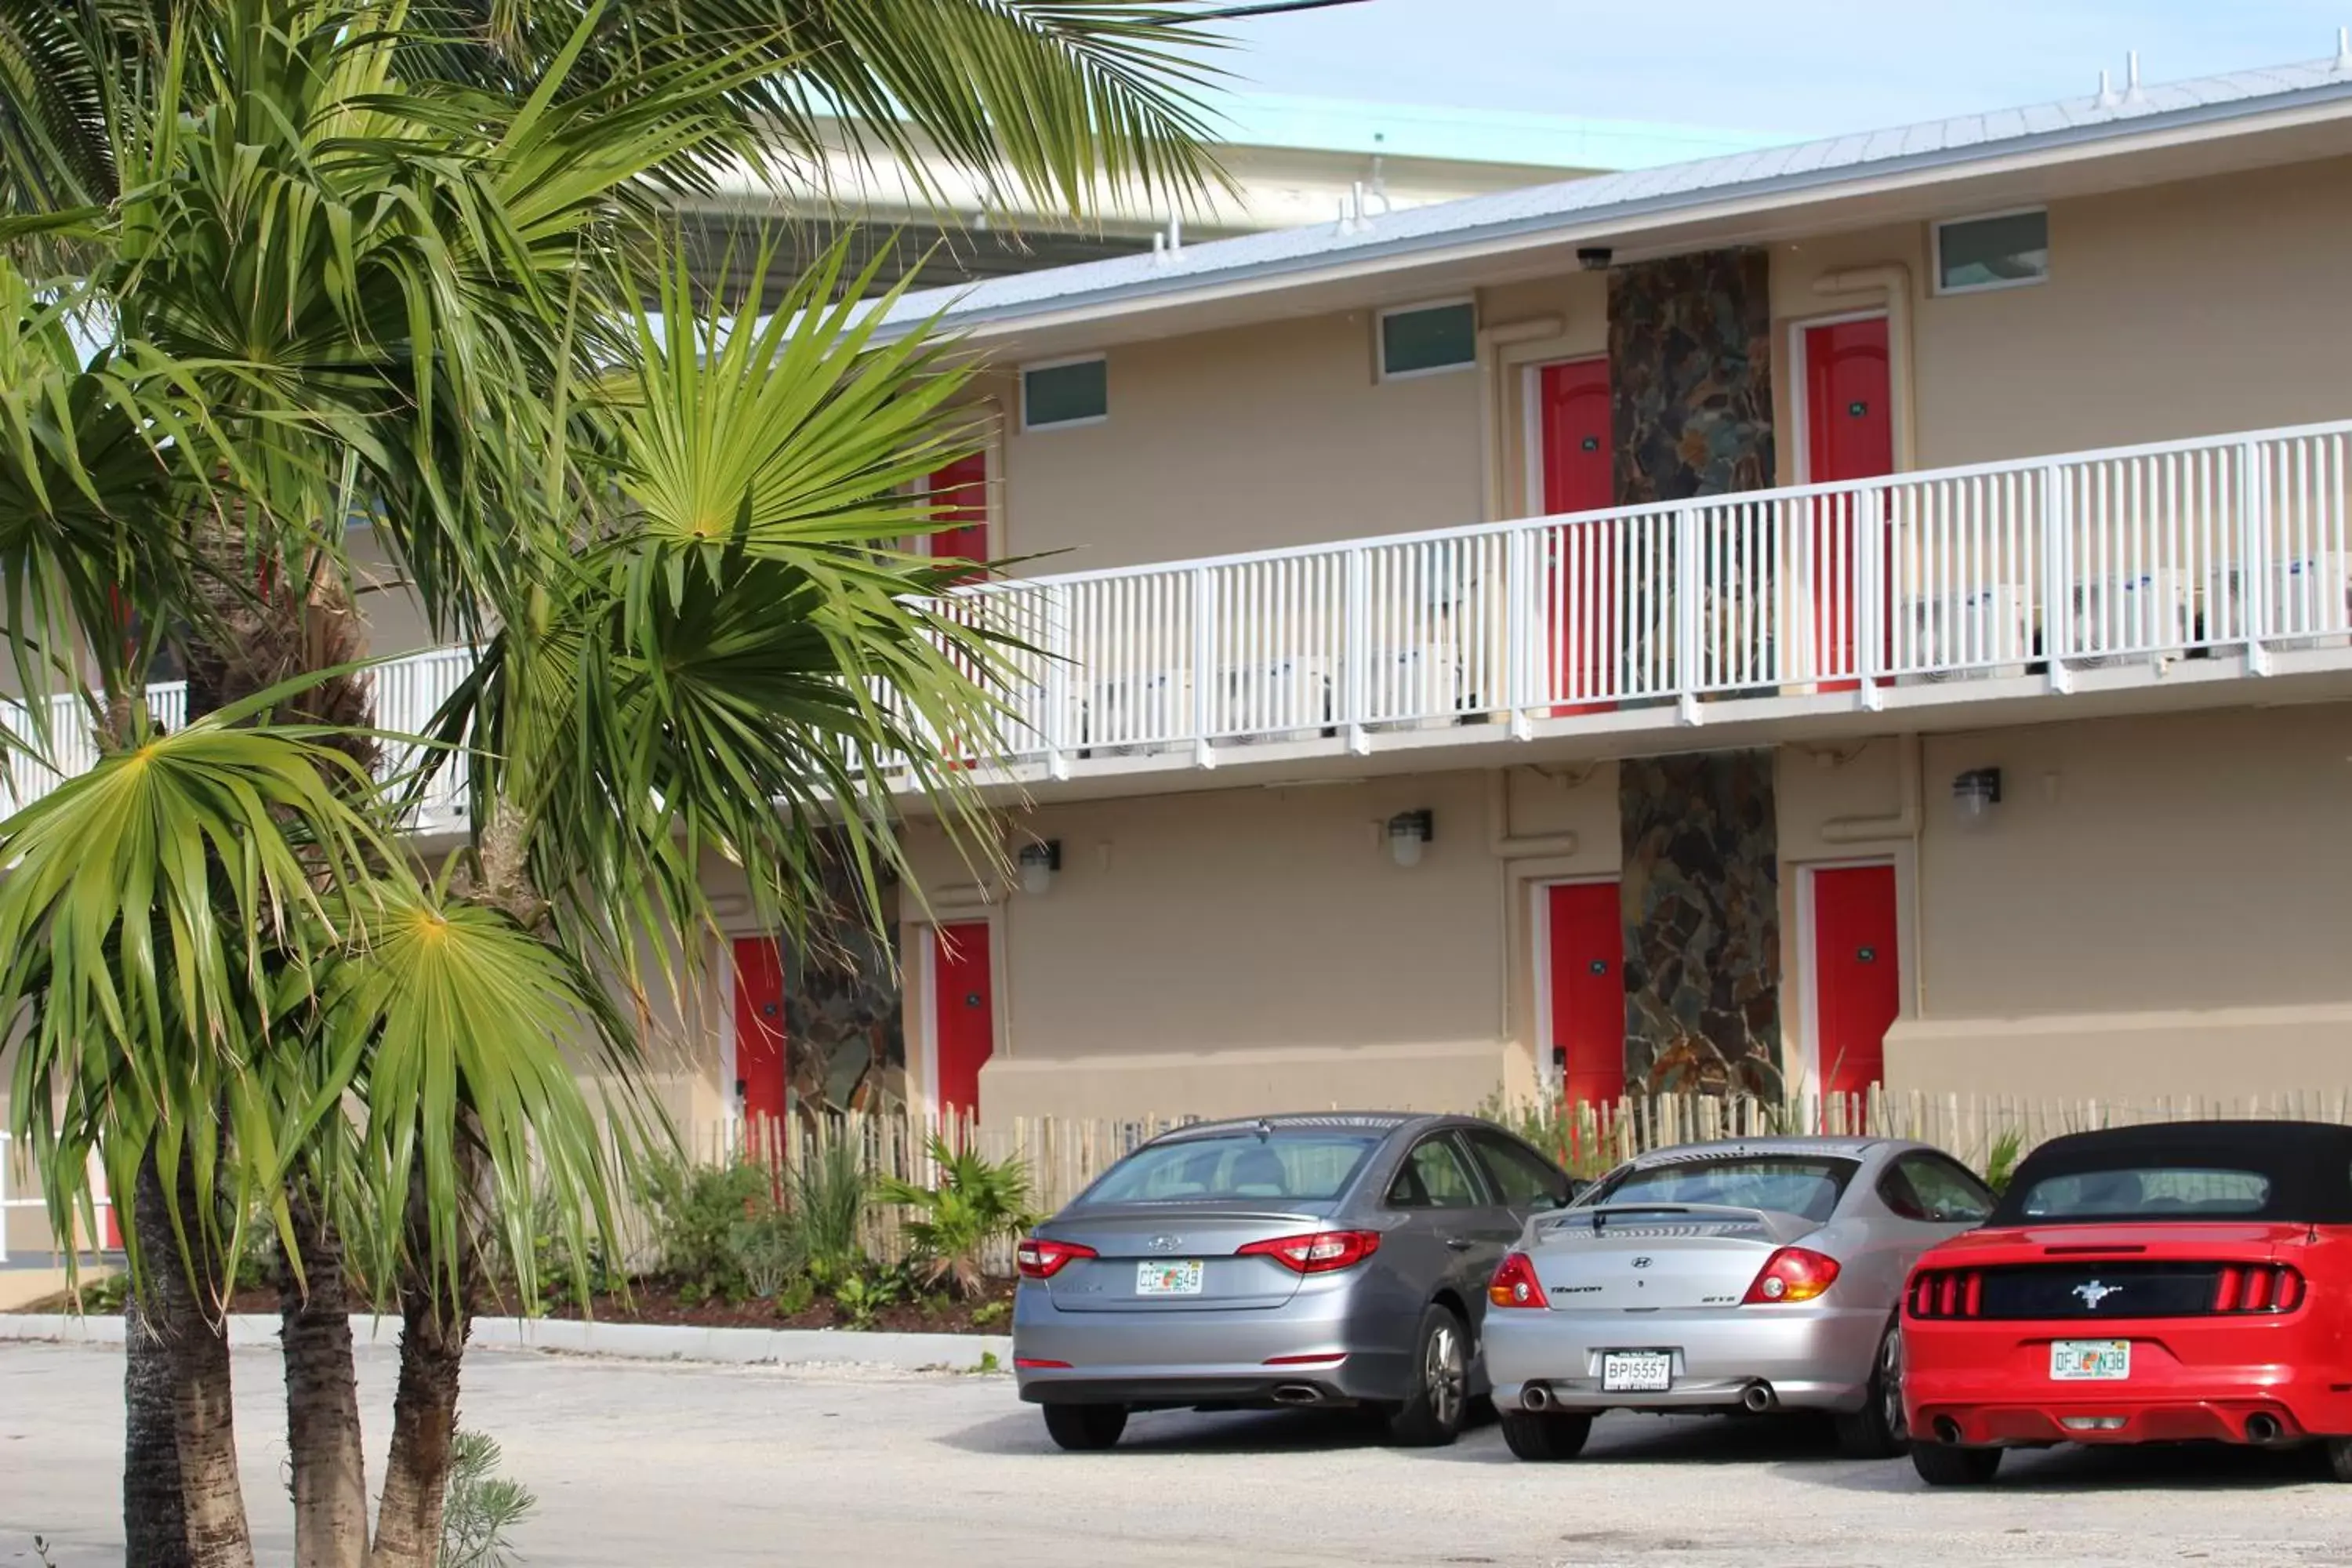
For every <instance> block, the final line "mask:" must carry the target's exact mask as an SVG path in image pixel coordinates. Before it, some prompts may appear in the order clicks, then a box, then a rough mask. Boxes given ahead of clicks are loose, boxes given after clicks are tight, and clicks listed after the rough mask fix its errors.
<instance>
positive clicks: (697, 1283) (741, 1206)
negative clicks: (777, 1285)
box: [642, 1160, 774, 1301]
mask: <svg viewBox="0 0 2352 1568" xmlns="http://www.w3.org/2000/svg"><path fill="white" fill-rule="evenodd" d="M642 1191H643V1195H644V1198H645V1201H646V1205H647V1206H648V1207H649V1208H651V1209H652V1211H653V1220H654V1246H655V1249H656V1252H657V1254H658V1255H659V1258H660V1268H661V1271H662V1273H664V1274H665V1275H667V1276H668V1277H669V1278H670V1279H672V1280H673V1281H674V1282H675V1283H676V1284H677V1289H678V1294H679V1296H680V1297H681V1298H683V1299H685V1300H690V1301H695V1300H708V1299H709V1298H711V1297H714V1296H716V1297H724V1298H726V1299H727V1300H740V1299H741V1298H742V1296H743V1293H744V1291H745V1290H746V1289H748V1286H747V1284H746V1282H745V1280H744V1278H743V1270H742V1266H741V1264H740V1262H739V1261H738V1259H737V1258H736V1254H735V1247H734V1240H735V1229H736V1226H739V1225H740V1224H741V1223H742V1222H743V1221H744V1220H745V1219H747V1218H750V1217H752V1216H754V1215H758V1214H760V1213H761V1212H762V1211H763V1210H764V1209H767V1208H769V1207H772V1205H773V1204H774V1195H773V1193H774V1189H773V1185H772V1183H771V1181H770V1179H769V1176H768V1173H767V1170H766V1168H765V1167H763V1166H761V1165H756V1164H751V1163H742V1162H736V1163H728V1164H721V1165H699V1164H694V1163H688V1162H687V1161H683V1160H665V1161H661V1162H659V1163H656V1164H655V1165H653V1166H652V1167H651V1168H650V1169H648V1171H647V1172H646V1176H645V1178H644V1182H643V1186H642Z"/></svg>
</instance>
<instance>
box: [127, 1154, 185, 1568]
mask: <svg viewBox="0 0 2352 1568" xmlns="http://www.w3.org/2000/svg"><path fill="white" fill-rule="evenodd" d="M130 1219H131V1231H132V1233H133V1234H134V1235H135V1236H137V1237H142V1238H146V1237H168V1236H170V1235H171V1233H172V1226H171V1220H170V1218H169V1216H168V1215H166V1214H165V1213H164V1209H163V1183H162V1181H160V1180H159V1179H158V1178H157V1177H156V1174H155V1158H154V1156H153V1155H152V1153H151V1154H150V1155H149V1156H148V1157H147V1158H146V1159H145V1160H144V1161H142V1162H141V1163H140V1166H139V1182H138V1185H137V1186H136V1187H135V1188H133V1189H132V1192H131V1215H130ZM145 1245H146V1248H147V1250H146V1255H145V1256H146V1260H147V1263H146V1266H147V1268H149V1269H151V1270H152V1269H154V1268H157V1267H159V1265H166V1264H168V1262H169V1249H168V1247H166V1245H165V1244H164V1243H163V1242H160V1241H147V1242H146V1243H145ZM172 1328H173V1325H172V1322H171V1320H170V1318H169V1316H168V1314H167V1313H166V1312H165V1310H164V1309H163V1302H162V1300H160V1299H159V1298H158V1297H157V1296H156V1295H155V1294H154V1291H153V1289H152V1280H151V1281H150V1288H149V1289H148V1290H146V1291H144V1292H142V1291H138V1290H134V1291H132V1292H131V1295H130V1297H129V1299H128V1300H125V1301H124V1302H123V1303H122V1339H123V1356H122V1542H123V1561H124V1562H126V1563H140V1564H142V1568H188V1518H187V1514H186V1512H185V1511H184V1510H183V1509H182V1508H181V1507H180V1436H179V1431H178V1428H177V1424H176V1422H175V1420H174V1417H173V1398H172V1341H171V1333H172Z"/></svg>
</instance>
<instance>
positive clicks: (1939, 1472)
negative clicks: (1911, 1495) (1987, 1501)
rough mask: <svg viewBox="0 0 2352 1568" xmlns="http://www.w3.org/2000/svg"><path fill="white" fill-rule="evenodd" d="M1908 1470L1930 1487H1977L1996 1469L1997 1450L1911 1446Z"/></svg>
mask: <svg viewBox="0 0 2352 1568" xmlns="http://www.w3.org/2000/svg"><path fill="white" fill-rule="evenodd" d="M1911 1468H1913V1469H1915V1470H1916V1471H1918V1472H1919V1479H1921V1480H1923V1481H1925V1482H1927V1484H1928V1485H1929V1486H1931V1487H1980V1486H1982V1485H1984V1484H1985V1483H1986V1482H1987V1481H1989V1480H1990V1479H1992V1478H1993V1476H1994V1474H1995V1473H1996V1472H1997V1471H1999V1470H2000V1449H1999V1448H1956V1447H1953V1446H1952V1445H1951V1444H1949V1443H1914V1444H1912V1445H1911Z"/></svg>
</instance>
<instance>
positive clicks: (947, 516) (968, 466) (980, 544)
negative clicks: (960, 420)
mask: <svg viewBox="0 0 2352 1568" xmlns="http://www.w3.org/2000/svg"><path fill="white" fill-rule="evenodd" d="M930 484H931V503H932V505H933V506H934V507H935V508H936V509H937V516H938V519H939V521H941V522H947V523H952V524H954V526H953V527H951V528H947V529H943V530H941V531H940V532H938V533H934V534H932V535H931V536H930V540H931V551H930V552H931V554H932V555H933V556H934V557H937V558H938V559H940V560H950V559H952V560H957V561H980V562H984V561H986V560H987V559H988V454H987V453H985V452H974V453H972V454H971V456H970V457H968V458H957V459H956V460H955V461H954V462H952V463H950V464H949V465H948V466H947V467H946V468H941V469H940V471H939V472H938V473H936V474H933V475H932V476H931V481H930Z"/></svg>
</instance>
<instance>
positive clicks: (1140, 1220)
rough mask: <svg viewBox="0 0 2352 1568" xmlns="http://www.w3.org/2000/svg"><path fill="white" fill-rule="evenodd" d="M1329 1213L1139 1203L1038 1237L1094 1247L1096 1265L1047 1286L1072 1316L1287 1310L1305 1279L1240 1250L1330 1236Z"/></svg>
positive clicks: (1077, 1216) (1078, 1214) (1086, 1216)
mask: <svg viewBox="0 0 2352 1568" xmlns="http://www.w3.org/2000/svg"><path fill="white" fill-rule="evenodd" d="M1328 1209H1329V1205H1316V1204H1297V1203H1289V1202H1286V1203H1284V1204H1282V1205H1267V1206H1265V1207H1263V1208H1260V1207H1255V1206H1246V1205H1222V1206H1219V1207H1216V1208H1191V1207H1181V1208H1180V1207H1175V1206H1171V1205H1165V1204H1136V1205H1111V1206H1104V1207H1099V1208H1094V1209H1078V1210H1069V1211H1065V1212H1064V1213H1063V1214H1062V1215H1060V1216H1059V1217H1057V1218H1055V1220H1054V1222H1053V1223H1052V1224H1050V1225H1046V1226H1040V1227H1039V1228H1038V1232H1037V1234H1038V1235H1040V1236H1043V1237H1048V1238H1050V1239H1052V1240H1055V1241H1071V1242H1076V1243H1078V1244H1079V1245H1081V1246H1084V1247H1092V1248H1094V1250H1095V1253H1096V1256H1095V1257H1092V1258H1074V1259H1072V1260H1071V1261H1070V1262H1069V1263H1068V1264H1066V1265H1065V1266H1064V1267H1063V1268H1062V1269H1061V1271H1060V1272H1059V1273H1057V1274H1055V1276H1054V1277H1053V1278H1052V1279H1048V1280H1046V1281H1045V1289H1046V1292H1047V1294H1048V1296H1049V1297H1050V1299H1051V1300H1052V1301H1053V1303H1054V1305H1055V1307H1056V1308H1057V1309H1059V1310H1062V1311H1065V1312H1213V1311H1232V1310H1241V1309H1244V1308H1253V1307H1255V1308H1265V1307H1279V1306H1281V1305H1282V1304H1283V1303H1284V1302H1286V1301H1287V1300H1290V1299H1291V1297H1292V1296H1293V1295H1295V1294H1297V1290H1298V1286H1299V1281H1300V1279H1301V1278H1302V1277H1301V1276H1300V1275H1298V1274H1297V1273H1295V1272H1293V1271H1292V1270H1291V1269H1289V1268H1286V1267H1285V1266H1283V1265H1282V1264H1280V1263H1277V1262H1276V1261H1275V1260H1274V1259H1273V1258H1264V1257H1255V1256H1252V1257H1242V1256H1239V1254H1240V1252H1241V1249H1242V1248H1243V1247H1246V1246H1248V1245H1249V1244H1250V1243H1252V1242H1257V1241H1273V1240H1276V1239H1278V1238H1280V1237H1289V1236H1303V1235H1307V1234H1309V1233H1311V1232H1314V1231H1318V1230H1323V1229H1327V1228H1328ZM1196 1270H1197V1272H1196ZM1187 1287H1190V1288H1189V1289H1188V1288H1187Z"/></svg>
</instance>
